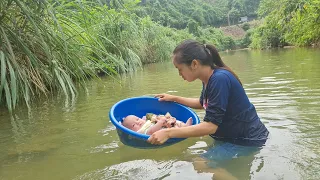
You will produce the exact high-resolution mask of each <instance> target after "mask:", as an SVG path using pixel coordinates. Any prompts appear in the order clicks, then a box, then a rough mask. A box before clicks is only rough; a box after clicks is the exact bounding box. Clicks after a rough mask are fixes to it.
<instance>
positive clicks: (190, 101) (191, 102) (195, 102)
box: [155, 94, 203, 109]
mask: <svg viewBox="0 0 320 180" xmlns="http://www.w3.org/2000/svg"><path fill="white" fill-rule="evenodd" d="M155 97H158V98H159V101H175V102H177V103H180V104H183V105H185V106H188V107H191V108H194V109H203V107H202V106H201V104H200V100H199V98H186V97H181V96H174V95H170V94H158V95H156V96H155Z"/></svg>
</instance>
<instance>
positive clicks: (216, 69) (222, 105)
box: [148, 40, 269, 156]
mask: <svg viewBox="0 0 320 180" xmlns="http://www.w3.org/2000/svg"><path fill="white" fill-rule="evenodd" d="M173 64H174V66H175V67H176V68H177V69H178V70H179V75H180V76H181V77H182V78H183V79H184V80H186V81H188V82H192V81H194V80H196V79H200V80H201V81H202V83H203V88H202V92H201V96H200V99H198V98H185V97H179V96H173V95H169V94H159V95H156V97H158V98H159V101H175V102H178V103H180V104H184V105H186V106H188V107H191V108H195V109H205V111H206V114H205V117H204V119H203V122H201V123H200V124H197V125H194V126H189V127H182V128H169V129H162V130H160V131H157V132H155V133H153V134H152V135H151V136H150V138H149V139H148V141H149V142H150V143H152V144H162V143H164V142H165V141H167V140H168V139H169V138H188V137H200V136H204V135H210V136H211V137H212V138H214V139H215V140H218V142H226V143H227V145H226V146H224V147H225V148H229V149H230V147H231V149H236V148H234V147H243V146H254V147H257V146H262V145H264V143H265V142H266V140H267V137H268V134H269V131H268V130H267V128H266V127H265V126H264V124H263V123H262V122H261V121H260V118H259V117H258V115H257V112H256V109H255V107H254V106H253V105H252V104H251V103H250V101H249V99H248V97H247V95H246V93H245V91H244V89H243V87H242V84H241V81H240V79H239V78H238V77H237V75H236V74H235V73H234V72H233V71H232V70H231V69H230V68H229V67H228V66H226V65H225V64H224V63H223V61H222V60H221V57H220V55H219V53H218V51H217V50H216V48H215V47H214V46H212V45H205V44H201V43H199V42H197V41H194V40H186V41H184V42H182V43H181V44H180V45H179V46H177V47H176V49H175V50H174V51H173ZM225 148H222V149H225ZM228 153H229V156H233V155H237V154H239V153H238V152H237V151H234V152H228Z"/></svg>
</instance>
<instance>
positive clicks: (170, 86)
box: [0, 48, 320, 180]
mask: <svg viewBox="0 0 320 180" xmlns="http://www.w3.org/2000/svg"><path fill="white" fill-rule="evenodd" d="M221 56H222V57H223V59H224V61H225V62H226V64H228V65H229V66H230V67H231V68H232V69H233V70H234V71H235V72H236V73H237V74H238V76H239V77H240V79H241V81H242V83H243V85H244V88H245V90H246V92H247V94H248V96H249V99H250V100H251V102H252V103H253V104H254V105H255V106H256V109H257V111H258V114H259V116H260V117H261V120H262V121H263V123H264V124H265V125H266V126H267V128H268V129H269V131H270V133H271V137H270V139H269V140H268V141H267V144H266V146H265V147H263V149H261V150H260V151H259V152H257V153H255V154H252V155H250V156H245V157H239V158H234V159H233V160H231V161H226V162H224V163H223V165H222V167H221V169H222V173H226V174H229V175H231V176H233V177H234V178H236V179H240V180H245V179H259V180H260V179H262V180H264V179H266V180H273V179H275V180H278V179H289V180H294V179H308V180H309V179H315V180H316V179H319V177H320V171H319V169H320V145H319V144H320V143H319V142H320V113H319V112H320V50H319V49H304V48H301V49H300V48H295V49H278V50H266V51H253V50H252V51H249V50H243V51H235V52H228V53H226V52H224V53H221ZM201 87H202V86H201V82H200V81H195V82H192V83H188V82H186V81H183V79H182V78H181V77H179V75H178V71H177V70H176V69H175V68H174V66H173V65H172V64H171V62H170V61H168V62H165V63H157V64H150V65H147V66H145V67H143V68H142V69H140V70H138V71H137V72H134V73H130V74H127V75H123V76H121V77H116V78H111V77H105V78H102V79H101V80H92V81H89V82H87V85H86V88H87V91H80V92H79V95H78V97H77V99H76V101H74V102H73V105H72V106H67V107H66V106H65V101H64V97H63V96H62V95H59V94H58V95H56V96H53V97H51V96H50V97H48V98H39V99H36V101H35V102H34V103H33V104H32V110H30V111H28V109H27V108H26V107H24V106H20V107H18V109H17V110H16V113H15V115H14V116H13V117H12V118H11V117H10V116H9V115H8V113H7V111H6V110H5V109H0V179H1V180H11V179H12V180H13V179H15V180H18V179H19V180H20V179H21V180H22V179H23V180H35V179H48V180H50V179H75V180H77V179H80V180H84V179H88V180H89V179H177V178H184V179H211V177H212V173H210V172H206V170H205V169H203V170H201V169H200V170H199V169H197V168H196V167H195V164H194V163H193V159H194V158H197V157H198V156H200V155H201V154H202V153H204V152H205V151H206V150H208V149H209V148H210V147H211V146H213V144H214V140H212V139H211V138H210V137H201V138H188V139H187V140H185V141H182V142H180V143H178V144H175V145H172V146H169V147H165V148H160V149H155V150H142V149H136V148H132V147H128V146H125V145H123V144H122V143H121V142H120V141H119V138H118V135H117V133H116V130H115V127H114V126H113V125H112V123H111V122H110V120H109V117H108V113H109V109H110V108H111V106H112V105H113V104H114V103H116V102H118V101H119V100H122V99H124V98H128V97H133V96H141V95H150V94H156V93H171V94H175V95H180V96H188V97H199V95H200V91H201ZM196 112H197V114H198V116H199V117H200V118H202V117H203V116H204V112H203V111H201V110H196Z"/></svg>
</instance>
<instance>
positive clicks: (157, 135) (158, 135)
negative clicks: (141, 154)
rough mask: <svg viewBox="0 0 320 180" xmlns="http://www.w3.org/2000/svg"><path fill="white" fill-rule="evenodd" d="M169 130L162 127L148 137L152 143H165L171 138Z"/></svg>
mask: <svg viewBox="0 0 320 180" xmlns="http://www.w3.org/2000/svg"><path fill="white" fill-rule="evenodd" d="M169 138H170V137H169V132H168V131H167V129H161V130H159V131H156V132H154V133H153V134H152V135H151V136H150V137H149V139H148V142H149V143H151V144H159V145H160V144H163V143H165V142H166V141H167V140H168V139H169Z"/></svg>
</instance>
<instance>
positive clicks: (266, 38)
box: [251, 0, 320, 48]
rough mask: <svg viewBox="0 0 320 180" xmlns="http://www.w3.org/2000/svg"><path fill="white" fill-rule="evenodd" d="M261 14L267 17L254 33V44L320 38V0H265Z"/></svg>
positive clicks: (265, 45)
mask: <svg viewBox="0 0 320 180" xmlns="http://www.w3.org/2000/svg"><path fill="white" fill-rule="evenodd" d="M259 15H260V17H265V18H264V23H263V25H262V26H260V27H259V28H257V29H256V30H255V32H254V34H253V36H252V41H253V42H252V45H251V46H252V47H253V48H268V47H279V46H280V47H281V46H283V45H287V44H291V45H297V46H308V45H312V44H316V43H319V41H320V0H278V1H273V0H262V1H261V5H260V8H259Z"/></svg>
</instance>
